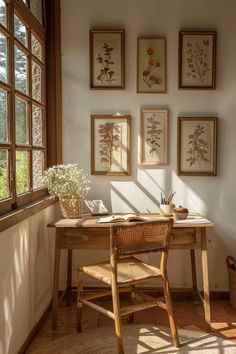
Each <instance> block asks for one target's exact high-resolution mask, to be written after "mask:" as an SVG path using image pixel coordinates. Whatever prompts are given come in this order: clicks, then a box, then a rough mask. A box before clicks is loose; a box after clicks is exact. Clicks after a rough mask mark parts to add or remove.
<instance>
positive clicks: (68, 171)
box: [41, 164, 90, 199]
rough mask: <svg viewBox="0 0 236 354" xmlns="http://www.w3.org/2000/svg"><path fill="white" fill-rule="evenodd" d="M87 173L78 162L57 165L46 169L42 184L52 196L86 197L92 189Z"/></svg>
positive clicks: (62, 197) (67, 197)
mask: <svg viewBox="0 0 236 354" xmlns="http://www.w3.org/2000/svg"><path fill="white" fill-rule="evenodd" d="M87 176H88V175H87V173H86V172H85V171H84V170H83V169H82V168H79V165H78V164H68V165H57V166H53V167H50V168H48V169H47V170H46V171H44V174H43V176H42V178H41V185H42V186H43V187H46V188H48V192H49V194H50V195H51V197H52V198H55V197H58V198H61V199H76V198H84V197H85V196H86V195H87V194H88V191H89V189H90V187H89V183H90V181H89V180H88V178H87Z"/></svg>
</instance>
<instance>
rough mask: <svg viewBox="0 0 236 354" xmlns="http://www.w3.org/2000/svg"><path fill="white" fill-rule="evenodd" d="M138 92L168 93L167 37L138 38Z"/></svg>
mask: <svg viewBox="0 0 236 354" xmlns="http://www.w3.org/2000/svg"><path fill="white" fill-rule="evenodd" d="M137 93H166V39H165V38H152V37H140V38H138V40H137Z"/></svg>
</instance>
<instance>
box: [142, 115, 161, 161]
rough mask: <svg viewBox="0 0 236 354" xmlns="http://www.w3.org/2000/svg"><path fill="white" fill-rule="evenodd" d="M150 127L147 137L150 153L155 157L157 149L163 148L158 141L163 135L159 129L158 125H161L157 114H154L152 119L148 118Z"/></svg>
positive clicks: (148, 126)
mask: <svg viewBox="0 0 236 354" xmlns="http://www.w3.org/2000/svg"><path fill="white" fill-rule="evenodd" d="M147 121H148V123H149V124H148V125H147V128H148V129H149V130H147V135H148V137H147V138H146V142H147V143H148V145H149V147H150V150H149V153H150V155H151V156H153V153H154V152H156V151H157V149H158V148H159V149H160V148H161V145H160V144H159V142H158V140H160V134H161V133H162V130H161V129H158V125H159V124H161V123H160V122H159V121H158V120H157V118H156V114H152V115H151V117H149V118H147Z"/></svg>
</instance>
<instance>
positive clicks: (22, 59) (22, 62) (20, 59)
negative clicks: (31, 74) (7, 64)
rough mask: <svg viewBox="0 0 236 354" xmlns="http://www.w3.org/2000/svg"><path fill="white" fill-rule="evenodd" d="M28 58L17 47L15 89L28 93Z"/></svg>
mask: <svg viewBox="0 0 236 354" xmlns="http://www.w3.org/2000/svg"><path fill="white" fill-rule="evenodd" d="M26 62H27V60H26V56H25V54H24V53H23V52H22V51H21V50H20V49H18V48H17V46H15V87H16V90H19V91H21V92H23V93H26Z"/></svg>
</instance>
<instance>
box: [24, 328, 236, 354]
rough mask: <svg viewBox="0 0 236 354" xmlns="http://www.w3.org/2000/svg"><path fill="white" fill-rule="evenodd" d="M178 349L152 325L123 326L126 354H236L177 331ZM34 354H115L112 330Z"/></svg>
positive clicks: (227, 344)
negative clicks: (179, 344)
mask: <svg viewBox="0 0 236 354" xmlns="http://www.w3.org/2000/svg"><path fill="white" fill-rule="evenodd" d="M178 333H179V339H180V343H181V347H180V348H175V347H174V346H173V344H172V337H171V333H170V329H169V328H166V327H155V326H151V325H134V324H130V325H124V326H123V335H124V345H125V353H126V354H136V353H143V354H148V353H163V354H164V353H171V354H174V353H188V354H191V353H192V354H200V353H202V354H208V353H209V354H211V353H212V354H228V353H230V354H231V353H232V354H235V353H236V343H233V342H231V341H228V340H224V339H222V338H219V337H215V336H212V335H210V334H208V333H201V332H194V331H189V330H184V329H179V330H178ZM30 353H33V354H41V353H43V354H45V353H48V354H49V353H50V354H115V353H117V350H116V337H115V333H114V329H113V328H112V327H101V328H97V329H94V330H88V331H86V332H83V333H73V334H70V335H66V336H63V337H62V338H60V339H57V340H54V341H51V342H50V343H48V344H47V345H44V346H43V347H42V348H39V349H37V350H34V351H32V352H30Z"/></svg>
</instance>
